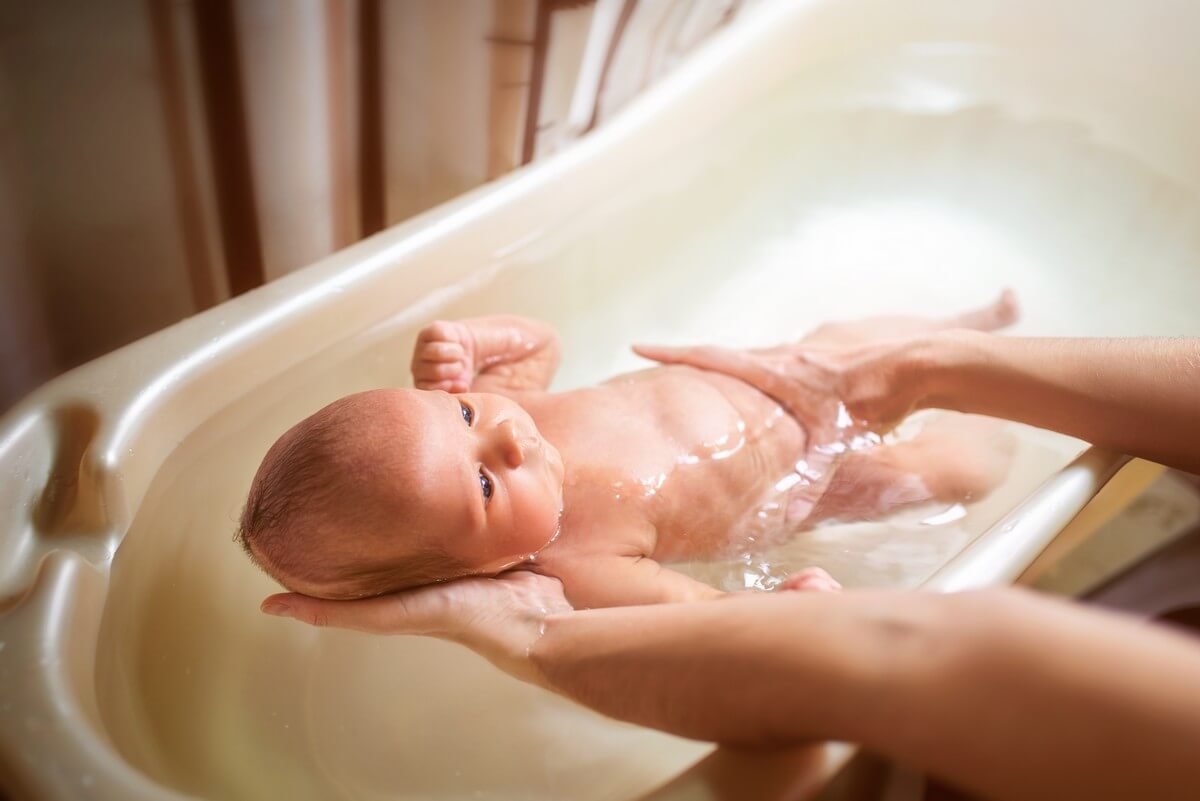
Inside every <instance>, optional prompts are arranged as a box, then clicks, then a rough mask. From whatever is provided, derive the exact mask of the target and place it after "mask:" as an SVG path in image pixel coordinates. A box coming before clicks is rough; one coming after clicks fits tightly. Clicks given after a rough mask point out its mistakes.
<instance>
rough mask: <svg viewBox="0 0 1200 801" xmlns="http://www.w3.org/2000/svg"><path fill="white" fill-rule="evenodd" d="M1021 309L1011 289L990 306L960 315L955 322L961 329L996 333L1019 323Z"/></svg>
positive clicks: (1001, 294) (1005, 291)
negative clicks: (1000, 329)
mask: <svg viewBox="0 0 1200 801" xmlns="http://www.w3.org/2000/svg"><path fill="white" fill-rule="evenodd" d="M1020 315H1021V308H1020V306H1019V305H1018V304H1017V296H1016V294H1015V293H1014V292H1013V291H1012V290H1011V289H1006V290H1004V291H1003V292H1001V293H1000V297H999V298H997V299H996V300H995V302H993V303H991V304H990V305H988V306H984V307H983V308H982V309H976V310H975V311H970V312H967V313H966V314H962V315H959V317H958V318H957V319H956V320H955V323H956V326H957V327H959V328H974V329H975V330H977V331H995V330H997V329H999V328H1005V327H1007V326H1010V325H1012V324H1013V323H1015V322H1016V321H1017V318H1018V317H1019V316H1020Z"/></svg>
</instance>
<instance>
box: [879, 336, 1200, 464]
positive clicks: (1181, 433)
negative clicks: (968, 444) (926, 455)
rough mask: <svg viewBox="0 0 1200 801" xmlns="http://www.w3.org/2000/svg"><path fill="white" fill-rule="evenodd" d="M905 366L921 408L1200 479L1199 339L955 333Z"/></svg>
mask: <svg viewBox="0 0 1200 801" xmlns="http://www.w3.org/2000/svg"><path fill="white" fill-rule="evenodd" d="M905 358H907V359H908V360H909V362H910V368H909V369H908V371H907V374H908V375H909V376H912V377H913V378H912V380H913V383H914V385H916V386H919V392H920V398H919V399H918V400H917V405H918V406H920V407H926V408H945V409H954V410H957V411H962V412H972V413H976V414H986V415H991V416H994V417H1002V418H1005V419H1008V420H1016V421H1018V422H1022V423H1028V424H1030V425H1035V426H1039V427H1041V428H1047V429H1050V430H1053V431H1060V432H1062V433H1065V434H1070V435H1072V436H1076V437H1079V438H1080V439H1084V440H1087V441H1088V442H1091V443H1094V444H1096V445H1100V446H1102V447H1105V448H1110V449H1112V450H1116V451H1120V452H1123V453H1129V454H1132V455H1135V456H1141V457H1144V458H1147V459H1151V460H1153V461H1157V462H1161V463H1163V464H1167V465H1170V466H1173V467H1179V468H1181V469H1184V470H1189V471H1192V472H1197V471H1200V340H1198V339H1182V338H1181V339H1086V338H1071V339H1036V338H1012V337H1001V336H997V335H994V334H984V333H979V332H973V331H955V332H949V333H946V334H938V335H934V336H932V337H929V338H928V339H926V340H923V341H922V342H921V343H920V344H919V345H918V346H917V347H915V348H913V349H910V350H909V351H908V352H907V353H906V355H905ZM901 372H904V371H901Z"/></svg>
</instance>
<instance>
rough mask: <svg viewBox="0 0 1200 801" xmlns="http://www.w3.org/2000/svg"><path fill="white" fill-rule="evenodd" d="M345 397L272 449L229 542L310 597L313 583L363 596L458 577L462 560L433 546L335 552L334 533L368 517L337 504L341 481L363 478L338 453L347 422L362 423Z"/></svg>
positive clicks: (338, 593)
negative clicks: (395, 555) (384, 553)
mask: <svg viewBox="0 0 1200 801" xmlns="http://www.w3.org/2000/svg"><path fill="white" fill-rule="evenodd" d="M351 397H353V396H351ZM349 400H350V399H346V398H344V399H342V401H336V402H334V403H332V404H330V405H329V406H326V407H325V408H324V409H322V410H320V411H319V412H317V413H316V414H314V415H312V416H311V417H309V418H307V419H306V420H304V421H302V422H301V423H300V424H298V425H297V426H296V427H294V428H293V429H292V430H290V431H288V432H287V433H286V434H284V436H283V437H281V438H280V439H279V441H277V442H276V443H275V445H273V446H272V447H271V449H270V450H269V451H268V452H267V455H266V457H264V459H263V462H262V464H261V466H260V467H259V469H258V472H257V473H256V474H255V476H254V480H253V482H252V484H251V487H250V492H249V495H248V497H247V499H246V505H245V507H244V508H243V510H242V514H241V518H240V521H239V523H238V527H237V531H236V533H235V535H234V540H235V541H236V542H237V543H239V544H240V545H241V546H242V548H243V550H245V552H246V554H247V555H248V556H249V557H250V559H251V561H252V562H253V563H254V564H255V565H257V566H258V567H259V568H260V569H262V570H263V571H264V572H266V573H267V574H268V575H270V576H271V577H272V578H274V579H275V580H277V581H279V583H281V584H283V585H284V586H285V587H286V588H288V589H289V590H294V591H297V592H302V591H304V590H308V592H309V593H310V594H313V593H315V591H314V590H313V589H312V587H319V588H320V589H319V594H320V595H321V596H322V597H325V598H336V599H352V598H364V597H369V596H374V595H381V594H383V593H387V592H395V591H398V590H403V589H411V588H413V587H418V586H422V585H426V584H432V583H435V582H438V581H444V580H447V579H449V578H455V577H457V576H459V575H462V574H463V571H462V570H461V566H460V565H458V564H456V563H455V561H454V560H452V559H450V558H449V557H448V556H447V555H445V554H443V553H438V552H437V551H436V550H428V551H424V552H421V553H416V554H411V555H408V556H406V557H405V558H403V559H399V560H397V559H372V558H371V556H370V554H369V553H367V554H362V555H356V556H354V557H353V558H347V557H342V558H338V557H336V556H335V553H334V550H335V549H334V548H333V547H331V546H332V542H331V540H332V538H335V537H343V536H344V537H354V536H356V533H355V531H354V530H353V528H354V526H355V525H359V526H367V525H369V524H368V523H366V522H365V521H366V520H367V519H368V518H369V517H370V515H369V510H364V509H353V510H346V509H342V508H340V507H339V502H340V501H342V500H344V498H343V497H341V496H342V495H343V494H344V493H345V492H346V491H347V489H348V488H349V487H348V485H347V482H352V481H359V480H361V477H358V476H353V475H350V476H348V475H346V474H345V471H344V470H343V469H342V468H341V467H340V466H339V464H338V460H337V458H336V454H337V453H338V451H339V448H341V447H342V445H343V443H344V440H345V437H346V432H347V430H348V429H347V426H356V425H361V424H362V421H361V419H358V418H356V417H355V415H356V411H355V409H354V408H353V407H352V406H351V405H350V404H349V403H347V401H349ZM368 469H369V467H368ZM356 513H357V514H356ZM367 547H368V546H364V548H367Z"/></svg>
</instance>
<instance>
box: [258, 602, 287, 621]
mask: <svg viewBox="0 0 1200 801" xmlns="http://www.w3.org/2000/svg"><path fill="white" fill-rule="evenodd" d="M262 611H264V612H266V613H267V614H268V615H276V616H278V617H291V616H292V607H290V606H288V605H287V604H285V603H284V602H283V601H264V602H263V605H262Z"/></svg>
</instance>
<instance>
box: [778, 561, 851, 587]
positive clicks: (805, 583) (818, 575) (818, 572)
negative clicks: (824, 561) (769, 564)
mask: <svg viewBox="0 0 1200 801" xmlns="http://www.w3.org/2000/svg"><path fill="white" fill-rule="evenodd" d="M777 589H779V590H783V591H791V592H838V591H839V590H841V589H842V585H841V584H839V583H838V580H837V579H835V578H834V577H833V576H831V575H829V574H828V573H826V572H825V571H824V570H822V569H821V568H819V567H806V568H804V569H803V570H801V571H800V572H799V573H793V574H792V575H790V576H788V577H787V578H786V579H784V580H783V583H782V584H780V585H779V587H778V588H777Z"/></svg>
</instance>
